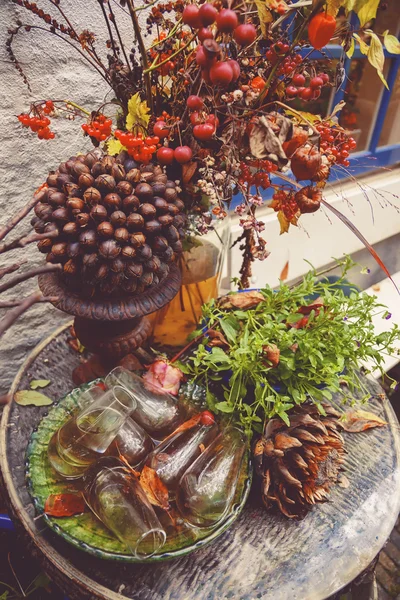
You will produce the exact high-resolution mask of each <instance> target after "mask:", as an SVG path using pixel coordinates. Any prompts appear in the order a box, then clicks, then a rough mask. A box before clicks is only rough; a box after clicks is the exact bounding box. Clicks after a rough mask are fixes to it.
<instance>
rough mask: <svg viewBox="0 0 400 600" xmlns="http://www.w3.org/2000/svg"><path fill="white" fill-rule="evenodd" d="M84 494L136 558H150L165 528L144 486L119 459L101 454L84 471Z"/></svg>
mask: <svg viewBox="0 0 400 600" xmlns="http://www.w3.org/2000/svg"><path fill="white" fill-rule="evenodd" d="M84 498H85V500H86V502H87V504H88V506H89V508H90V509H91V510H92V511H93V512H94V514H95V515H96V517H97V518H98V519H100V521H102V523H104V525H105V526H106V527H108V529H110V531H112V532H113V534H114V535H115V536H116V537H117V538H118V539H119V540H120V541H121V542H122V543H123V544H125V546H127V548H129V551H130V552H131V553H132V554H133V555H134V556H135V557H136V558H138V559H145V558H149V557H150V556H152V555H153V554H154V553H155V552H157V551H158V550H159V549H160V548H162V546H163V545H164V543H165V539H166V534H165V531H164V529H163V528H162V526H161V524H160V521H159V520H158V518H157V515H156V514H155V512H154V509H153V507H152V506H151V504H150V503H149V501H148V499H147V496H146V494H145V492H144V491H143V488H142V487H141V485H140V483H139V481H138V479H137V478H136V477H135V475H133V473H130V472H129V470H128V469H127V468H126V467H125V465H124V464H123V463H122V462H121V461H119V460H118V459H116V458H112V457H105V458H102V459H100V460H99V461H98V462H97V463H96V465H93V467H92V468H91V469H90V470H89V471H88V472H87V473H86V474H85V477H84Z"/></svg>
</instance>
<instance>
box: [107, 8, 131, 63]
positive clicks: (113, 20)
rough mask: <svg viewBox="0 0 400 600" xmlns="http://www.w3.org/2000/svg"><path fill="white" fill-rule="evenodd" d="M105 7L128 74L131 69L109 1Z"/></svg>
mask: <svg viewBox="0 0 400 600" xmlns="http://www.w3.org/2000/svg"><path fill="white" fill-rule="evenodd" d="M107 6H108V8H109V11H110V15H111V22H112V24H113V25H114V28H115V31H116V32H117V36H118V41H119V45H120V47H121V50H122V54H123V55H124V58H125V62H126V66H127V67H128V69H129V71H130V72H132V69H131V65H130V62H129V59H128V56H127V54H126V51H125V46H124V42H123V41H122V37H121V34H120V31H119V29H118V25H117V21H116V20H115V15H114V13H113V9H112V7H111V4H110V0H108V1H107Z"/></svg>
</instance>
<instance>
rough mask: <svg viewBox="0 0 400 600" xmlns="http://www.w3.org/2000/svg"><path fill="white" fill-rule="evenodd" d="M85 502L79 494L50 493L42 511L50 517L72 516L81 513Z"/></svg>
mask: <svg viewBox="0 0 400 600" xmlns="http://www.w3.org/2000/svg"><path fill="white" fill-rule="evenodd" d="M85 507H86V503H85V501H84V499H83V496H82V495H81V494H70V493H68V492H66V493H64V494H50V496H49V497H48V498H47V500H46V502H45V505H44V512H45V514H46V515H49V516H50V517H72V516H73V515H79V514H80V513H83V512H84V510H85Z"/></svg>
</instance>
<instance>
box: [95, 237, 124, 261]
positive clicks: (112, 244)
mask: <svg viewBox="0 0 400 600" xmlns="http://www.w3.org/2000/svg"><path fill="white" fill-rule="evenodd" d="M99 252H100V254H101V256H102V257H103V258H106V259H108V260H112V259H113V258H117V256H118V254H119V253H120V252H121V247H120V246H119V245H118V244H117V242H116V241H115V240H105V241H104V242H101V243H100V244H99Z"/></svg>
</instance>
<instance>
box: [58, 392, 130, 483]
mask: <svg viewBox="0 0 400 600" xmlns="http://www.w3.org/2000/svg"><path fill="white" fill-rule="evenodd" d="M96 394H97V392H96ZM85 406H86V407H85V408H84V409H83V410H81V411H79V412H78V413H77V414H75V415H73V416H71V417H70V418H69V419H68V420H67V421H66V423H64V425H62V426H61V427H60V429H59V430H58V431H56V432H55V433H54V435H53V437H52V438H51V440H50V443H49V447H48V452H47V454H48V457H49V461H50V464H51V465H52V466H53V468H54V469H55V470H56V471H57V472H58V473H59V474H60V475H62V476H63V477H65V478H66V479H77V478H79V477H81V476H82V475H83V473H84V472H85V471H86V469H87V468H88V467H89V466H90V465H91V464H92V463H94V462H95V461H96V460H97V459H98V458H99V456H101V455H102V454H103V453H104V452H105V451H106V450H107V448H108V446H109V445H110V444H111V442H112V441H113V439H114V438H115V436H116V435H117V433H118V431H119V429H120V427H121V426H122V425H123V424H124V423H125V421H126V419H127V418H128V417H129V415H130V414H131V412H132V411H133V410H134V409H135V407H136V403H135V400H134V399H133V397H132V396H131V395H130V394H128V393H127V392H126V391H125V390H124V389H123V388H122V387H119V386H114V387H113V388H112V389H110V390H108V391H106V392H102V394H101V395H99V396H98V397H97V398H96V400H94V401H93V402H90V403H89V404H88V405H85Z"/></svg>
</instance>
